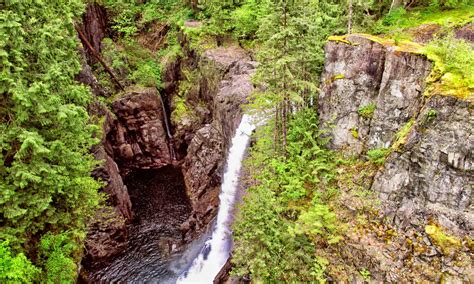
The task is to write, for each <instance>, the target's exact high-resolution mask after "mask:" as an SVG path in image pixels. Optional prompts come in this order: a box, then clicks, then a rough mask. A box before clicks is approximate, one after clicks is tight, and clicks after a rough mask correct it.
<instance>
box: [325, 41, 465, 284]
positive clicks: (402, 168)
mask: <svg viewBox="0 0 474 284" xmlns="http://www.w3.org/2000/svg"><path fill="white" fill-rule="evenodd" d="M344 39H347V41H345V40H340V41H329V42H328V43H327V45H326V62H325V69H324V73H323V77H322V82H323V84H322V86H321V89H322V94H321V97H320V99H319V102H318V103H319V111H320V118H321V123H322V126H329V125H331V124H332V125H333V126H332V128H329V135H330V138H331V144H330V146H331V147H332V148H333V149H337V150H338V151H341V152H343V153H345V154H346V155H347V156H351V155H357V156H365V155H366V154H367V151H368V150H374V149H382V148H386V149H387V151H388V152H389V153H391V154H390V155H389V156H388V157H387V158H386V162H385V164H384V165H383V166H381V167H380V169H379V170H378V172H377V174H376V175H375V177H374V178H373V180H372V179H371V181H372V184H371V185H370V186H369V187H371V188H372V190H373V191H374V192H375V193H376V195H377V197H378V199H379V200H380V201H381V206H380V208H381V210H382V212H381V215H382V217H383V220H386V221H388V222H385V221H384V222H383V223H382V224H380V226H382V225H383V226H390V227H393V228H394V229H395V230H397V236H396V238H392V241H394V242H393V244H390V243H387V244H386V243H384V242H383V241H379V242H378V243H377V241H374V239H376V237H375V238H374V237H373V236H371V232H367V233H366V234H365V235H362V236H359V235H357V236H354V241H353V243H352V244H351V245H352V247H349V248H348V252H350V254H348V255H347V259H348V260H349V261H354V262H355V263H362V266H364V265H365V267H370V271H371V272H372V273H374V275H373V277H374V279H379V280H380V281H392V282H404V281H406V280H408V279H410V280H413V278H412V277H417V278H419V279H424V280H423V281H440V279H441V278H442V277H447V278H446V279H448V280H447V281H448V282H450V281H453V282H456V281H458V282H463V281H464V282H472V276H473V275H474V274H473V268H472V254H470V253H469V248H467V247H461V241H459V243H458V245H457V246H458V247H457V248H456V249H454V251H450V252H447V251H446V250H444V249H442V248H441V249H440V244H439V243H436V242H438V241H437V240H435V237H433V235H430V233H428V231H427V229H428V227H427V226H428V225H431V226H432V225H433V224H434V226H440V227H441V228H443V230H444V229H445V230H447V231H446V233H447V234H450V235H454V236H456V237H457V238H458V239H459V240H462V239H463V238H465V237H469V236H470V237H471V238H472V237H473V234H474V226H473V220H474V205H473V196H472V190H473V185H474V166H473V165H474V159H473V154H474V143H473V141H474V107H473V104H472V103H471V102H468V101H463V100H461V99H458V98H455V97H449V96H440V95H432V96H424V94H423V93H424V89H425V81H426V78H427V76H428V75H429V73H430V71H431V63H430V62H429V61H428V60H427V59H426V58H425V57H424V56H422V55H419V54H416V53H412V52H408V51H403V50H395V49H394V48H393V46H389V45H384V44H383V43H384V40H373V38H371V37H370V36H364V35H352V36H347V37H344ZM368 106H371V108H372V111H369V110H370V108H368ZM377 208H378V207H377ZM431 234H432V232H431ZM348 236H350V235H348ZM438 237H439V236H438ZM364 242H366V243H364ZM348 243H350V242H348ZM354 244H355V245H354ZM444 245H446V244H444ZM470 260H471V261H470ZM469 262H471V264H470V263H469ZM364 263H365V264H364ZM441 275H442V276H441ZM420 281H421V280H420Z"/></svg>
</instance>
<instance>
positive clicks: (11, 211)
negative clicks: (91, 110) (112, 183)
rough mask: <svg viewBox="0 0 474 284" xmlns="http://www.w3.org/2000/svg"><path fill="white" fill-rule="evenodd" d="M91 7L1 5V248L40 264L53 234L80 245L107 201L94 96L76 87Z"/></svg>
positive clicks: (76, 1)
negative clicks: (95, 148) (97, 176)
mask: <svg viewBox="0 0 474 284" xmlns="http://www.w3.org/2000/svg"><path fill="white" fill-rule="evenodd" d="M83 5H84V4H83V3H82V1H80V0H69V1H6V2H3V3H2V4H0V7H1V11H0V19H1V20H0V61H1V62H2V64H1V67H0V70H1V71H0V72H1V76H0V95H1V99H0V121H1V124H0V148H1V151H0V223H1V224H2V226H1V227H0V240H6V241H8V243H9V245H10V246H11V248H12V249H13V251H14V253H19V252H24V253H25V254H26V255H27V256H28V257H30V259H32V260H33V261H38V259H39V257H38V255H35V254H36V253H37V252H38V247H37V246H38V243H39V240H40V239H41V238H42V236H44V235H45V234H46V233H49V234H50V235H51V234H52V235H56V234H58V235H64V236H67V238H68V239H69V240H71V241H72V242H73V243H76V244H78V243H79V242H80V240H81V239H82V238H84V236H85V218H86V217H87V216H88V215H90V214H92V213H93V212H94V208H95V207H96V206H97V204H98V200H99V195H98V191H97V190H98V188H99V186H100V184H99V183H98V182H96V181H95V180H94V179H93V178H92V177H91V176H90V175H91V171H92V169H93V167H94V165H95V164H96V163H95V162H94V160H93V157H92V156H91V154H90V148H91V146H92V145H93V144H94V143H96V142H97V139H94V138H93V135H94V133H95V132H96V130H97V127H96V126H94V125H92V124H90V119H89V116H88V113H87V111H86V106H87V104H88V103H89V102H90V100H91V93H90V91H89V90H88V89H87V88H86V87H85V86H84V85H80V84H78V83H77V82H75V81H74V76H75V74H77V73H78V71H79V70H80V67H81V66H80V63H79V59H78V52H77V47H78V40H77V38H76V34H75V31H74V27H73V21H74V19H76V18H77V17H78V16H79V15H80V14H81V12H82V11H83V8H84V6H83ZM77 248H80V246H78V247H77ZM74 253H76V256H77V250H76V251H74V252H71V253H68V254H67V255H65V257H66V258H67V257H72V255H73V254H74ZM42 259H44V260H45V261H46V262H47V259H48V255H43V256H42ZM76 260H77V259H76ZM36 264H37V263H36ZM72 271H73V272H74V271H75V270H74V269H72Z"/></svg>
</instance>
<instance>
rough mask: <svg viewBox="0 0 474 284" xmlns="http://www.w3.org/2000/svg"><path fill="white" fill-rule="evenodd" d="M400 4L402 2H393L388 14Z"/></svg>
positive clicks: (398, 0) (396, 0) (400, 0)
mask: <svg viewBox="0 0 474 284" xmlns="http://www.w3.org/2000/svg"><path fill="white" fill-rule="evenodd" d="M401 4H402V0H393V1H392V5H390V12H392V11H393V10H395V9H397V8H398V7H400V5H401Z"/></svg>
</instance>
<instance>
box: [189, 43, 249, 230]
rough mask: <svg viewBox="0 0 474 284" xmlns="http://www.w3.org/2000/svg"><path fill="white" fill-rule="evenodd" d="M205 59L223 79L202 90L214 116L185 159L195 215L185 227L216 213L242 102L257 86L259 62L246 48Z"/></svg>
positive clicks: (214, 52)
mask: <svg viewBox="0 0 474 284" xmlns="http://www.w3.org/2000/svg"><path fill="white" fill-rule="evenodd" d="M202 60H204V61H205V62H206V64H211V65H213V66H214V67H213V68H216V70H218V72H219V73H221V74H222V75H221V78H222V79H221V80H220V82H219V83H218V86H217V88H212V87H209V86H208V85H207V84H203V86H205V88H204V90H207V91H209V90H211V92H207V93H206V92H201V97H202V98H211V99H210V100H205V101H206V109H207V111H201V113H209V114H210V115H211V117H212V119H211V120H210V123H207V124H205V125H203V126H201V128H199V129H198V130H197V131H196V133H195V135H193V136H192V139H191V140H190V143H189V147H188V150H187V155H186V157H185V159H184V164H183V175H184V179H185V182H186V188H187V192H188V196H189V198H190V200H191V205H192V207H193V217H192V218H191V219H190V220H189V221H188V222H187V223H186V224H184V225H183V230H185V231H188V230H189V229H190V228H195V230H197V231H199V230H200V229H202V228H204V227H205V226H206V225H207V224H209V222H210V221H211V220H212V219H213V218H214V217H215V216H216V214H217V208H218V205H219V192H220V185H221V181H222V176H223V173H224V166H225V159H226V155H227V151H228V149H229V148H230V141H231V139H232V137H233V135H234V133H235V130H236V129H237V126H238V124H239V122H240V119H241V117H242V109H241V105H242V104H244V103H245V102H246V99H247V97H248V96H249V95H250V94H251V93H252V91H253V89H254V88H253V85H252V83H251V80H250V79H251V76H252V74H253V72H254V70H255V68H256V63H255V62H253V61H252V60H251V58H250V57H249V55H248V54H247V53H246V52H245V51H244V50H242V49H238V48H218V49H213V50H209V51H207V52H205V53H204V55H203V59H202ZM205 68H209V66H207V67H205ZM202 91H203V90H202ZM202 121H206V120H205V119H203V120H202ZM191 232H192V230H191V231H190V232H188V236H189V233H191Z"/></svg>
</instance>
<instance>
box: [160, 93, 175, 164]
mask: <svg viewBox="0 0 474 284" xmlns="http://www.w3.org/2000/svg"><path fill="white" fill-rule="evenodd" d="M158 92H159V91H158ZM159 97H160V102H161V108H162V109H163V120H164V121H165V128H166V134H167V136H168V149H169V151H170V154H171V159H173V161H174V160H176V154H175V153H174V148H173V146H174V145H173V135H171V130H170V126H169V122H168V120H169V116H168V114H167V113H166V107H165V102H164V101H163V96H162V95H161V93H160V95H159Z"/></svg>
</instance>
